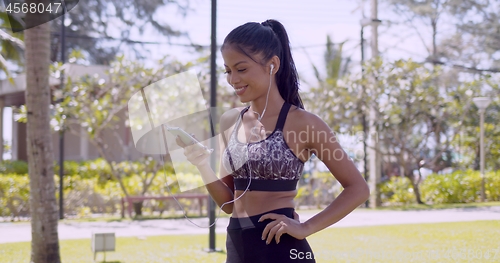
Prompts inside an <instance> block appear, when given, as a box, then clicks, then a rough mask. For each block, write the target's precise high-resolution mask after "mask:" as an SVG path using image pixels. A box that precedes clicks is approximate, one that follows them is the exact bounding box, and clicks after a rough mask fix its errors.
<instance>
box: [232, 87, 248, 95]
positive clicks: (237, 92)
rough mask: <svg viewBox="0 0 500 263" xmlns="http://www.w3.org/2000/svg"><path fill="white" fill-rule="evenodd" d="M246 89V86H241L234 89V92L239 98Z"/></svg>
mask: <svg viewBox="0 0 500 263" xmlns="http://www.w3.org/2000/svg"><path fill="white" fill-rule="evenodd" d="M247 88H248V85H246V86H243V87H241V88H237V89H234V91H235V92H236V95H238V96H240V95H242V94H243V93H244V92H245V90H246V89H247Z"/></svg>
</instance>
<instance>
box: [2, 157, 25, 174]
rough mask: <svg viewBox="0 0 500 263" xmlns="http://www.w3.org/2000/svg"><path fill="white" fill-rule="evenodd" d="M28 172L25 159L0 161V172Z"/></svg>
mask: <svg viewBox="0 0 500 263" xmlns="http://www.w3.org/2000/svg"><path fill="white" fill-rule="evenodd" d="M27 173H28V163H27V162H25V161H11V160H5V161H1V162H0V174H17V175H23V174H27Z"/></svg>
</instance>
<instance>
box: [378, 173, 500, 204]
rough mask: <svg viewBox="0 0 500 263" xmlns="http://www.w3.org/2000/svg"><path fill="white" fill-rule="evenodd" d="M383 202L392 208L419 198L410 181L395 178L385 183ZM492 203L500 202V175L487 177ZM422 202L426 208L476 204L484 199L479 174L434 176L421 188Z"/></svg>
mask: <svg viewBox="0 0 500 263" xmlns="http://www.w3.org/2000/svg"><path fill="white" fill-rule="evenodd" d="M379 186H380V191H381V195H382V202H383V203H385V204H388V205H401V204H409V203H415V202H416V200H415V194H414V193H413V188H412V186H411V182H410V179H408V178H407V177H392V178H391V180H389V181H386V182H383V183H381V184H380V185H379ZM485 192H486V198H487V200H488V201H500V171H496V172H488V173H486V174H485ZM420 194H421V197H422V201H423V202H424V203H426V204H450V203H472V202H478V201H479V200H480V198H481V175H480V172H479V171H473V170H467V171H455V172H453V173H451V174H445V175H442V174H432V175H429V176H427V177H426V178H425V180H424V181H423V182H422V183H421V184H420Z"/></svg>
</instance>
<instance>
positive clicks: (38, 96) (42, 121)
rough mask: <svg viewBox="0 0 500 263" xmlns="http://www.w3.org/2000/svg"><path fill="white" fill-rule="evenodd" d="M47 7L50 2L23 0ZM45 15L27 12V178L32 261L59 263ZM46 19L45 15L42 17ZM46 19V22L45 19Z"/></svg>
mask: <svg viewBox="0 0 500 263" xmlns="http://www.w3.org/2000/svg"><path fill="white" fill-rule="evenodd" d="M26 2H27V3H28V5H29V4H31V3H35V2H36V3H37V4H38V3H40V2H41V4H44V5H45V6H48V4H49V1H47V0H42V1H34V0H29V1H26ZM44 15H47V14H37V13H29V12H28V13H27V14H26V26H27V27H28V28H29V27H30V26H33V25H38V26H35V27H33V28H30V29H27V30H26V31H25V44H26V93H25V98H26V107H27V111H28V114H27V147H28V149H27V150H28V169H29V170H28V171H29V172H28V173H29V177H30V214H31V262H34V263H49V262H50V263H60V262H61V258H60V254H59V237H58V231H57V223H58V222H57V220H58V206H57V201H56V197H55V184H54V164H53V159H54V156H53V155H54V154H53V149H52V137H51V129H50V116H49V105H50V88H49V64H50V60H49V55H50V23H44V24H42V23H43V22H41V20H42V19H44ZM45 19H46V17H45ZM45 21H48V19H46V20H45ZM40 24H41V25H40Z"/></svg>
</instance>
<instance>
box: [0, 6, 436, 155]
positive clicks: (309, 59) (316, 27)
mask: <svg viewBox="0 0 500 263" xmlns="http://www.w3.org/2000/svg"><path fill="white" fill-rule="evenodd" d="M379 2H380V3H379V19H381V20H382V24H381V25H380V26H379V50H380V52H381V54H382V55H383V56H385V57H387V58H390V59H397V58H410V57H412V58H414V59H416V60H417V61H418V60H423V58H424V57H425V55H426V50H425V48H424V47H423V44H422V42H421V41H420V40H419V39H418V38H417V37H416V35H415V33H414V32H412V31H411V30H409V29H406V30H401V28H398V27H397V26H394V25H392V26H391V27H389V25H391V22H393V20H394V19H395V18H396V17H395V15H394V13H392V12H391V11H390V10H391V8H390V7H388V6H386V5H384V4H383V3H382V1H379ZM190 3H191V4H190V7H191V9H192V10H191V11H189V12H188V14H187V16H185V17H184V16H182V15H180V14H179V12H178V11H177V9H176V8H175V7H174V6H173V5H167V6H166V7H164V8H162V9H161V10H158V11H157V12H156V13H155V14H154V15H153V16H154V18H155V19H156V20H157V21H159V22H160V23H162V22H163V23H167V24H169V25H172V26H173V27H174V28H175V29H179V30H181V31H185V32H187V33H188V34H189V37H190V38H191V40H192V42H193V43H197V44H200V45H206V46H209V45H210V34H211V1H209V0H190ZM361 6H362V5H361V0H308V1H299V0H275V1H269V0H253V1H229V0H219V1H217V43H218V44H219V45H220V44H221V43H222V42H223V40H224V37H225V36H226V35H227V34H228V33H229V32H230V31H231V30H232V29H234V28H235V27H237V26H239V25H242V24H244V23H246V22H263V21H265V20H267V19H270V18H272V19H276V20H278V21H280V22H281V23H282V24H283V25H284V26H285V28H286V30H287V32H288V35H289V38H290V43H291V47H292V54H293V57H294V60H295V63H296V67H297V70H298V72H299V76H300V80H301V83H302V86H301V90H302V91H307V89H308V87H309V85H310V84H312V85H314V80H315V78H314V75H313V67H312V64H314V65H316V66H317V67H318V68H319V69H320V70H321V68H324V63H323V55H324V51H325V44H326V37H327V35H330V37H331V39H332V41H333V42H334V43H340V42H344V41H345V44H344V54H345V55H346V56H350V57H351V58H352V62H351V63H352V64H354V65H359V63H360V59H361V58H360V57H361V56H360V52H361V50H360V45H359V43H360V29H361V26H360V22H359V21H360V20H361V19H362V17H363V12H362V10H363V8H361ZM76 8H78V6H77V7H76ZM364 13H365V15H366V16H369V15H370V1H366V0H365V4H364ZM110 33H112V34H116V37H118V38H119V37H120V35H119V33H120V32H118V31H117V32H110ZM424 37H425V36H424ZM131 39H134V40H141V41H157V42H166V38H164V37H159V36H158V33H156V32H154V31H152V30H146V31H145V33H144V35H142V36H141V35H140V34H139V33H138V32H136V33H133V34H132V35H131ZM365 39H366V40H367V41H370V29H369V28H366V29H365ZM172 42H175V43H186V41H185V40H182V39H173V40H172ZM145 50H149V52H150V58H151V59H152V60H154V59H160V58H161V57H162V56H163V55H167V54H170V55H173V56H174V57H176V58H177V59H179V60H181V61H188V60H192V59H195V58H197V56H199V54H190V53H189V52H186V50H185V49H183V48H181V47H178V46H168V45H166V44H163V45H145ZM365 54H366V58H369V57H370V48H369V42H366V48H365ZM217 66H218V67H221V68H222V67H223V60H222V57H221V55H220V52H218V57H217ZM355 69H356V68H355ZM219 82H220V83H221V84H222V85H225V87H226V88H227V89H230V87H229V85H227V83H226V82H225V81H219ZM10 120H11V113H10V109H5V110H4V126H3V127H4V138H5V139H6V140H11V137H12V135H11V134H10V130H11V127H12V125H11V122H10ZM5 157H6V158H9V157H10V156H5Z"/></svg>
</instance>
